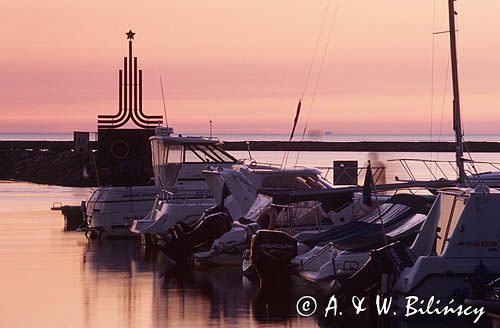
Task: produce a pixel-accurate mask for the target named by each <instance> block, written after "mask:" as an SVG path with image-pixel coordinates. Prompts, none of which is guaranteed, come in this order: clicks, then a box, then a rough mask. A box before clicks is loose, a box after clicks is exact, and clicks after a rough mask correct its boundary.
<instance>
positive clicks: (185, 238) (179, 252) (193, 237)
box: [161, 211, 233, 262]
mask: <svg viewBox="0 0 500 328" xmlns="http://www.w3.org/2000/svg"><path fill="white" fill-rule="evenodd" d="M209 213H212V214H209ZM232 222H233V220H232V219H231V218H230V217H229V215H228V214H227V213H226V212H222V211H219V212H216V213H213V211H210V212H206V213H204V215H203V216H202V217H201V218H200V220H198V221H197V222H195V223H194V224H192V225H187V224H185V223H178V224H176V225H175V226H174V227H173V228H171V229H170V230H169V232H168V233H167V234H166V236H165V240H164V243H163V244H164V245H163V246H161V249H162V250H163V251H164V252H165V254H167V256H168V257H170V258H171V259H172V260H174V261H176V262H179V261H184V260H186V259H187V258H189V257H190V256H191V255H192V254H193V251H194V250H195V249H202V248H208V247H210V246H211V245H212V243H213V241H214V240H215V239H217V238H219V237H220V236H222V235H223V234H224V233H226V232H228V231H229V230H230V229H231V224H232Z"/></svg>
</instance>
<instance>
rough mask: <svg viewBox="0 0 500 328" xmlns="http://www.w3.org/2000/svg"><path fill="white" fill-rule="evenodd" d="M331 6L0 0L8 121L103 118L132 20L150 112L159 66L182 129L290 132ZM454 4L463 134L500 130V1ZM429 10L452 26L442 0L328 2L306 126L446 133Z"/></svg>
mask: <svg viewBox="0 0 500 328" xmlns="http://www.w3.org/2000/svg"><path fill="white" fill-rule="evenodd" d="M328 1H329V0H321V1H320V0H317V1H310V0H309V1H308V0H301V1H297V0H293V1H285V0H273V1H262V0H254V1H240V0H216V1H204V0H172V1H160V0H154V1H153V0H149V1H143V2H139V1H130V0H123V1H119V2H118V1H97V0H86V1H69V0H45V1H30V0H3V1H2V10H1V11H0V21H1V22H2V23H1V26H2V47H1V49H2V52H1V56H0V67H1V68H2V74H1V79H0V100H1V105H0V106H1V112H2V119H1V120H0V130H1V131H2V132H31V131H33V132H42V131H43V132H45V131H54V132H57V131H73V130H88V131H95V130H96V117H97V114H99V113H101V114H105V113H106V114H113V113H115V112H116V111H117V107H118V99H117V98H118V69H120V68H121V65H122V62H123V59H122V58H123V57H124V56H126V55H127V41H126V36H125V32H127V31H128V30H129V29H132V30H133V31H134V32H136V33H137V34H136V36H135V40H134V52H135V55H137V56H138V57H139V66H140V68H141V69H143V74H144V110H145V112H146V113H147V114H162V113H163V107H162V101H161V90H160V83H159V77H160V75H162V77H163V79H164V82H165V92H166V102H167V112H168V119H169V123H170V125H172V126H174V128H175V129H176V130H177V131H179V132H182V131H186V132H205V131H207V130H208V121H209V120H213V121H214V127H215V131H216V132H225V133H228V132H229V133H235V132H236V133H238V132H240V133H287V132H288V131H289V130H290V128H291V124H292V120H293V116H294V114H295V107H296V104H297V101H298V99H299V98H300V97H301V95H302V90H303V89H304V85H305V81H306V76H307V72H308V70H309V66H310V64H311V59H312V57H313V53H314V49H315V44H316V40H317V39H318V35H319V33H320V28H321V23H322V20H323V16H324V14H325V11H326V8H327V6H328ZM337 6H338V7H337ZM335 8H338V9H337V15H336V19H335V26H334V29H333V33H332V35H331V37H330V38H328V34H329V30H330V26H331V25H330V24H331V22H332V19H333V15H334V12H335ZM456 9H457V11H458V16H457V28H458V43H459V47H458V48H459V72H460V73H459V74H460V88H461V97H462V107H463V109H462V110H463V119H464V128H465V132H466V133H500V129H499V126H500V99H499V97H498V94H499V93H500V57H499V54H500V34H499V32H500V0H481V1H471V0H459V1H457V2H456ZM434 10H436V16H435V17H436V18H435V24H434V25H435V27H434V31H444V30H447V28H448V26H447V25H448V21H447V1H446V0H435V1H434V0H427V1H407V0H378V1H361V0H340V1H339V0H334V1H332V2H331V6H330V8H329V11H328V12H327V14H328V16H327V17H328V18H327V20H326V23H325V27H324V30H323V35H322V37H321V40H320V43H319V47H318V51H317V55H316V61H315V62H314V65H313V70H312V73H311V76H310V78H309V83H308V88H307V91H306V94H305V96H304V102H303V112H302V113H303V115H302V117H301V121H300V122H301V123H300V124H301V128H300V130H301V129H302V127H303V124H304V122H305V121H306V117H307V113H308V111H309V109H310V108H311V116H310V120H309V124H308V128H309V129H320V130H323V131H333V132H334V133H430V131H431V122H432V130H433V132H434V133H437V132H439V130H440V126H441V115H442V112H443V113H444V116H443V117H444V120H443V133H450V132H451V123H450V117H451V99H452V98H451V85H450V84H449V83H448V85H447V87H446V88H447V93H446V95H445V93H444V89H445V78H446V72H447V66H448V60H449V39H448V34H438V35H435V36H434V37H433V34H432V32H433V13H434ZM328 40H329V48H328V51H327V53H326V56H325V61H324V66H323V70H322V74H321V78H320V80H319V84H318V89H317V94H316V98H315V101H314V104H313V105H312V107H311V99H312V95H313V90H314V87H315V84H316V79H317V77H318V71H319V67H320V63H321V60H322V58H323V53H324V49H325V46H326V43H327V42H328ZM433 40H434V41H433ZM433 43H434V56H433V50H432V49H433ZM433 57H434V82H432V63H433V61H432V58H433ZM450 76H451V74H450V75H449V76H448V77H450ZM432 85H434V92H433V106H432V115H431V90H432ZM443 97H444V99H443ZM443 103H444V106H443ZM443 109H444V111H443Z"/></svg>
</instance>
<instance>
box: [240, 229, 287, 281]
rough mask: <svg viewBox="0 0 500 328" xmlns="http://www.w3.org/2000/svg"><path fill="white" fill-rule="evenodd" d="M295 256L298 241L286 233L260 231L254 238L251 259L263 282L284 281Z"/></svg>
mask: <svg viewBox="0 0 500 328" xmlns="http://www.w3.org/2000/svg"><path fill="white" fill-rule="evenodd" d="M295 256H297V241H296V240H295V239H294V238H293V237H291V236H290V235H288V234H286V233H285V232H282V231H273V230H259V231H257V233H256V234H255V235H254V236H253V237H252V243H251V255H250V257H251V259H252V263H253V264H254V266H255V269H256V270H257V273H258V275H259V277H260V279H261V281H267V282H270V283H272V282H273V281H274V280H277V281H279V280H280V279H283V275H287V274H288V270H289V266H290V261H291V260H292V259H293V258H294V257H295Z"/></svg>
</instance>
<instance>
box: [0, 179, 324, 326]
mask: <svg viewBox="0 0 500 328" xmlns="http://www.w3.org/2000/svg"><path fill="white" fill-rule="evenodd" d="M87 194H88V190H87V189H83V188H63V187H51V186H43V185H34V184H28V183H12V182H0V236H1V237H0V263H1V264H0V291H1V297H0V327H35V326H36V327H45V326H47V327H48V326H50V327H316V326H317V324H316V322H315V321H314V320H313V319H301V318H298V317H297V316H296V314H295V310H294V307H293V304H291V302H292V300H293V296H290V297H288V298H285V299H284V300H283V304H284V305H285V306H276V307H275V309H274V308H273V307H270V308H269V307H266V306H265V304H266V301H265V300H262V297H261V296H259V294H258V285H256V284H255V283H254V282H251V281H245V280H244V279H243V277H242V275H241V273H240V271H239V268H232V269H229V270H228V269H225V270H219V269H218V270H210V271H197V270H195V271H192V272H191V271H190V270H187V271H186V272H183V271H175V270H173V269H172V268H171V267H170V266H169V265H167V262H166V261H165V259H163V258H162V257H161V256H159V257H158V256H154V255H151V254H144V253H143V252H141V247H140V244H139V243H138V242H137V241H130V240H128V241H127V240H113V241H110V240H106V241H102V242H91V243H89V242H88V241H87V240H86V239H85V237H84V236H83V235H82V234H81V233H78V232H64V231H63V221H62V217H61V215H60V214H59V213H58V212H51V211H50V210H49V208H50V206H51V205H52V202H53V201H56V200H57V201H59V200H60V201H63V202H64V203H70V204H71V203H74V204H76V203H78V202H79V201H80V200H81V199H84V198H86V197H87Z"/></svg>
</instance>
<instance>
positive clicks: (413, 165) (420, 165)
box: [388, 158, 500, 181]
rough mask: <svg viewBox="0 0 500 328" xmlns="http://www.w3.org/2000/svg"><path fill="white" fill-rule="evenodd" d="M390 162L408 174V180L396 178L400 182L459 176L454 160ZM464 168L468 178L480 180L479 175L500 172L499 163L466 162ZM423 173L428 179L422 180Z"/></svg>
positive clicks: (449, 178)
mask: <svg viewBox="0 0 500 328" xmlns="http://www.w3.org/2000/svg"><path fill="white" fill-rule="evenodd" d="M388 161H389V162H399V163H400V164H401V166H402V167H403V169H404V172H405V173H406V174H407V178H401V177H396V180H398V181H420V180H426V179H428V178H429V177H430V178H431V180H455V179H456V178H457V176H458V169H457V166H456V164H455V161H454V160H431V159H417V158H399V159H390V160H388ZM464 166H465V168H464V170H465V173H466V174H467V175H468V176H476V177H478V178H479V176H478V174H479V173H486V172H491V171H500V163H499V162H489V161H472V160H464ZM417 172H418V173H417ZM421 172H427V174H428V177H426V178H420V177H419V176H418V174H419V173H420V174H421Z"/></svg>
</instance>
